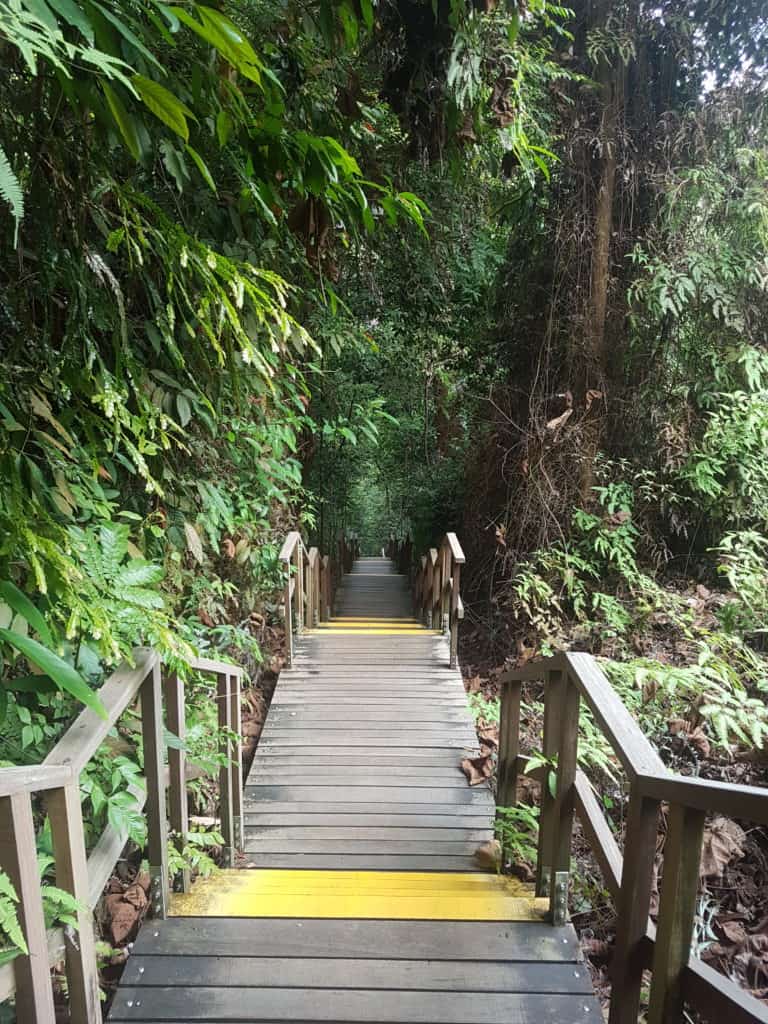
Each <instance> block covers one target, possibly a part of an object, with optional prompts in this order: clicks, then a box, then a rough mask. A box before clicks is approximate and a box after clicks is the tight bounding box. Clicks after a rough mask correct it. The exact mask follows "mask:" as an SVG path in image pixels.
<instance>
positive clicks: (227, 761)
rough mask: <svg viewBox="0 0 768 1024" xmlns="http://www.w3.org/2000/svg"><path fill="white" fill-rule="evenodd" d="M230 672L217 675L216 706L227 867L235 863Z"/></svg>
mask: <svg viewBox="0 0 768 1024" xmlns="http://www.w3.org/2000/svg"><path fill="white" fill-rule="evenodd" d="M229 690H230V686H229V674H228V673H227V672H220V673H219V674H218V675H217V676H216V706H217V708H218V718H219V730H220V738H219V754H220V755H221V757H222V758H223V759H224V763H223V764H222V765H221V767H220V768H219V819H220V821H221V834H222V836H223V837H224V851H223V860H224V864H225V866H226V867H232V865H233V864H234V863H235V825H234V805H233V799H232V765H231V761H232V743H231V741H230V738H229V735H228V733H229V732H230V731H231V729H232V716H231V711H232V702H231V698H230V693H229Z"/></svg>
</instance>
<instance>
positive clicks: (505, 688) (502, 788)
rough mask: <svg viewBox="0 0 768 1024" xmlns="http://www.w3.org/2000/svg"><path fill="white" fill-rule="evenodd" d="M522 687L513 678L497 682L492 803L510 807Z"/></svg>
mask: <svg viewBox="0 0 768 1024" xmlns="http://www.w3.org/2000/svg"><path fill="white" fill-rule="evenodd" d="M522 691H523V684H522V683H521V682H519V680H517V679H510V680H504V678H503V676H502V682H501V709H500V715H499V764H498V769H497V779H498V782H497V786H496V803H497V805H498V806H499V807H514V806H515V804H516V803H517V758H518V755H519V753H520V702H521V697H522Z"/></svg>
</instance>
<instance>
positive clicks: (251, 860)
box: [245, 850, 481, 871]
mask: <svg viewBox="0 0 768 1024" xmlns="http://www.w3.org/2000/svg"><path fill="white" fill-rule="evenodd" d="M245 855H246V858H247V859H246V867H248V868H283V869H285V870H290V869H292V868H309V869H311V870H313V871H329V870H337V869H346V870H350V871H480V870H481V868H480V867H479V866H478V865H477V864H476V863H475V861H474V859H473V858H472V857H470V856H456V855H453V854H451V855H445V856H440V855H438V854H424V855H419V854H407V853H398V854H389V855H387V854H376V853H364V854H354V853H347V852H345V851H344V850H341V851H339V852H338V853H255V852H252V851H250V850H246V851H245Z"/></svg>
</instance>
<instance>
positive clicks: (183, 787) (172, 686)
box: [164, 672, 191, 892]
mask: <svg viewBox="0 0 768 1024" xmlns="http://www.w3.org/2000/svg"><path fill="white" fill-rule="evenodd" d="M164 689H165V717H166V723H167V725H168V731H169V732H171V733H173V735H174V736H177V737H178V739H179V740H180V741H181V744H182V747H181V749H177V748H176V747H171V746H169V747H168V821H169V824H170V826H171V830H172V831H173V832H174V833H175V835H176V838H175V843H176V846H177V848H178V849H179V851H181V850H183V849H184V846H185V844H186V841H187V833H188V832H189V813H188V809H187V777H186V769H187V755H186V751H185V750H184V749H183V745H184V741H185V739H186V735H187V723H186V715H185V708H184V683H183V682H182V680H181V679H179V675H178V672H168V673H167V674H166V676H165V683H164ZM190 884H191V876H190V872H189V868H184V869H183V870H182V871H181V872H180V873H179V876H178V877H177V885H179V886H180V888H181V891H182V892H189V888H190Z"/></svg>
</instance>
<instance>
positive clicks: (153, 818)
mask: <svg viewBox="0 0 768 1024" xmlns="http://www.w3.org/2000/svg"><path fill="white" fill-rule="evenodd" d="M161 689H162V687H161V679H160V663H159V662H156V663H155V665H154V667H153V669H152V671H151V672H150V673H149V675H148V676H147V677H146V679H145V680H144V682H143V683H142V684H141V690H140V691H139V693H140V697H141V734H142V739H143V742H144V777H145V779H146V783H147V848H148V853H149V878H150V900H151V905H152V911H153V913H154V915H155V917H166V915H167V913H168V823H167V821H166V816H165V778H164V770H163V767H164V766H163V746H164V744H163V699H162V692H161Z"/></svg>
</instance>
